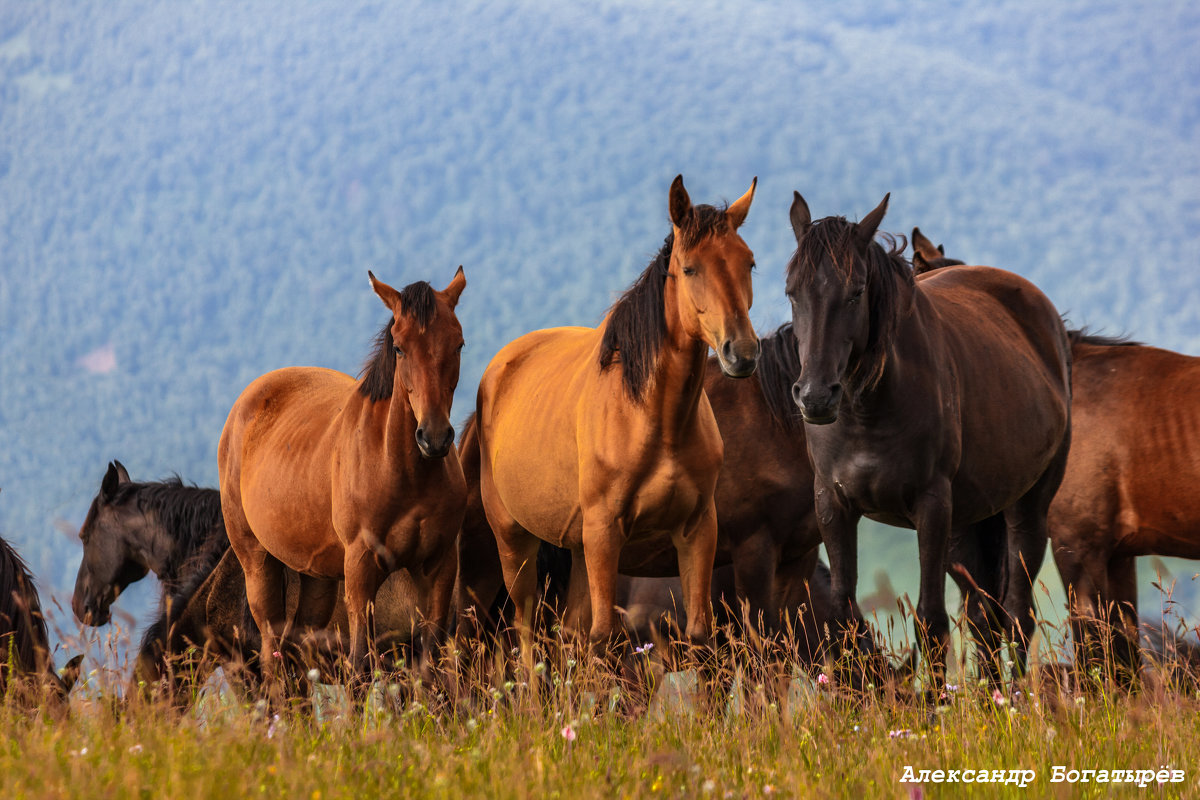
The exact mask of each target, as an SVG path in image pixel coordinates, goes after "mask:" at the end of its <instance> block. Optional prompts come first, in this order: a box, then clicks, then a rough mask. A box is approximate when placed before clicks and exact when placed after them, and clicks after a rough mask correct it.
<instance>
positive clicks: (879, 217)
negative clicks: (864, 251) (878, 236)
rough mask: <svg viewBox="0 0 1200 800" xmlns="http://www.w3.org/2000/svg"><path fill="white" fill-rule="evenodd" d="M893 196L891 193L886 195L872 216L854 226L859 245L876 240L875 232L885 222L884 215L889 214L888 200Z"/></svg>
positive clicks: (869, 215) (867, 216)
mask: <svg viewBox="0 0 1200 800" xmlns="http://www.w3.org/2000/svg"><path fill="white" fill-rule="evenodd" d="M891 196H892V193H891V192H888V193H887V194H885V195H884V196H883V200H882V201H881V202H880V203H879V205H877V206H875V209H874V210H873V211H872V212H871V213H870V214H867V215H866V216H865V217H863V218H862V222H859V223H858V224H857V225H855V226H854V231H855V233H856V234H857V236H858V243H859V244H861V245H864V246H865V245H868V244H870V243H871V240H872V239H874V238H875V231H877V230H879V223H881V222H883V215H884V214H886V213H887V207H888V198H890V197H891Z"/></svg>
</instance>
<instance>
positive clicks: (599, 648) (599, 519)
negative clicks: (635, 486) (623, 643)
mask: <svg viewBox="0 0 1200 800" xmlns="http://www.w3.org/2000/svg"><path fill="white" fill-rule="evenodd" d="M624 543H625V533H624V532H623V531H621V530H620V528H619V525H618V524H617V523H615V522H614V521H613V520H611V519H605V518H603V516H601V515H599V514H588V513H587V512H586V511H585V512H584V515H583V560H584V564H585V566H586V568H587V576H588V594H589V596H590V597H591V604H592V626H591V630H590V631H589V632H588V641H589V644H590V646H591V649H592V652H593V653H594V654H595V655H598V656H602V657H604V656H609V655H611V653H610V650H611V649H612V645H613V643H614V641H615V639H616V636H617V633H618V631H620V630H621V628H620V626H619V624H618V620H617V612H616V600H617V569H618V567H619V566H620V561H621V546H622V545H623V544H624Z"/></svg>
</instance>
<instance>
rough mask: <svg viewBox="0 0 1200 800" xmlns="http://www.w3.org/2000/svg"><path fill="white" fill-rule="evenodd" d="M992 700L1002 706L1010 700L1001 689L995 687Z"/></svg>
mask: <svg viewBox="0 0 1200 800" xmlns="http://www.w3.org/2000/svg"><path fill="white" fill-rule="evenodd" d="M992 702H994V703H995V704H996V705H998V706H1002V705H1004V704H1005V703H1007V702H1008V701H1007V700H1005V699H1004V693H1003V692H1001V691H1000V690H999V689H993V690H992Z"/></svg>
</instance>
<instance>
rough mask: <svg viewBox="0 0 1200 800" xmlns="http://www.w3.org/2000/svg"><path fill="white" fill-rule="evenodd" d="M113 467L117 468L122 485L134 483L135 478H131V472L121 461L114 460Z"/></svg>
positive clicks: (118, 478)
mask: <svg viewBox="0 0 1200 800" xmlns="http://www.w3.org/2000/svg"><path fill="white" fill-rule="evenodd" d="M112 463H113V466H114V467H116V468H117V480H118V481H120V482H121V483H133V478H130V477H129V470H127V469H125V465H124V464H122V463H121V462H120V461H117V460H116V459H115V458H114V459H113V462H112Z"/></svg>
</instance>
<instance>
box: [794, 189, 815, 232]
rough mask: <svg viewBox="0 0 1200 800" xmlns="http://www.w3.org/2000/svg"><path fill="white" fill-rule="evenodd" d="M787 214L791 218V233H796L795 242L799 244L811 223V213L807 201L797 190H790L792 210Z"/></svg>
mask: <svg viewBox="0 0 1200 800" xmlns="http://www.w3.org/2000/svg"><path fill="white" fill-rule="evenodd" d="M789 216H790V217H791V219H792V233H794V234H796V244H800V240H801V239H803V238H804V234H806V233H808V229H809V227H810V226H811V225H812V214H811V213H810V212H809V210H808V203H806V202H804V198H803V197H801V196H800V193H799V192H792V210H791V212H790V214H789Z"/></svg>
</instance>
